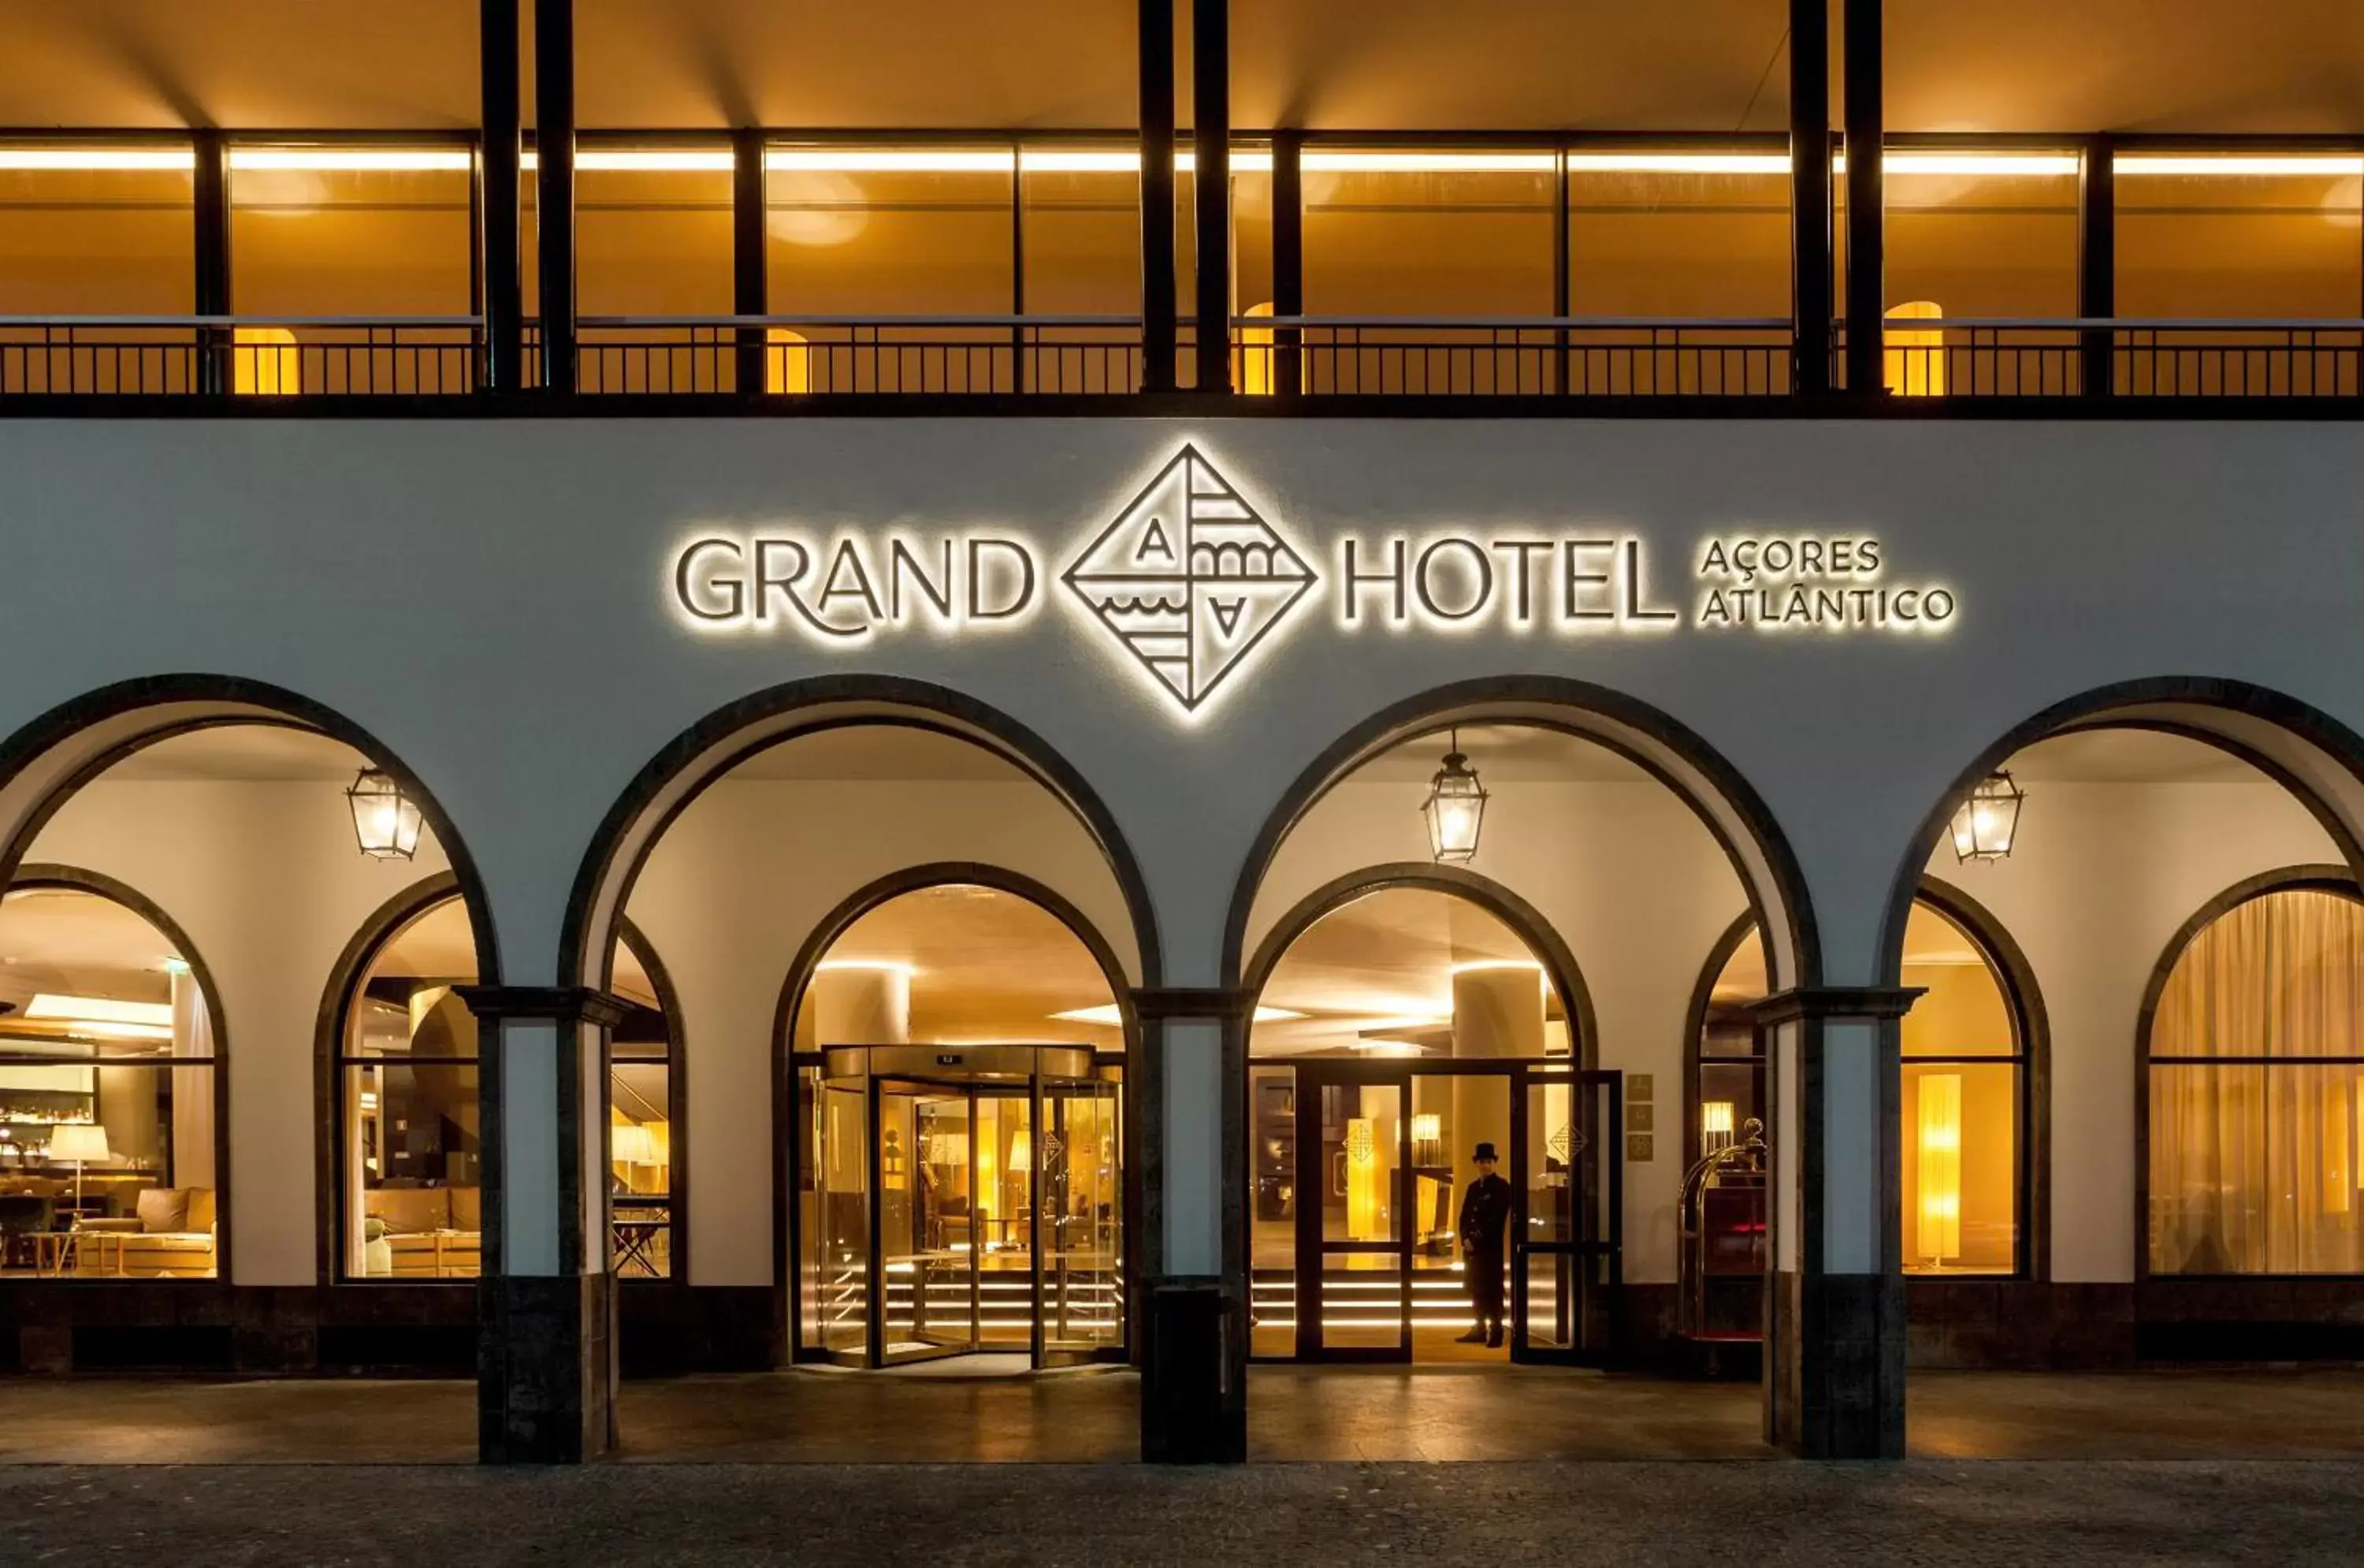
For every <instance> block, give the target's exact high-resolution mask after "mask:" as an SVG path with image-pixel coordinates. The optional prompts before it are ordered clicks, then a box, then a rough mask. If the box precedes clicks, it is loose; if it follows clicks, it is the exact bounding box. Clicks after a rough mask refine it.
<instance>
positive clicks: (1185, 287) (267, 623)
mask: <svg viewBox="0 0 2364 1568" xmlns="http://www.w3.org/2000/svg"><path fill="white" fill-rule="evenodd" d="M16 9H17V12H18V13H19V15H18V16H17V17H16V18H15V19H14V20H13V21H12V22H11V24H10V26H11V28H12V29H13V30H15V31H16V32H17V35H18V36H19V38H20V39H22V40H23V46H22V47H21V48H19V49H17V50H14V51H12V52H13V53H14V54H15V55H16V56H17V58H16V59H15V61H13V62H12V63H10V64H8V65H6V67H0V100H5V101H6V102H5V106H0V127H5V128H0V473H5V474H6V486H5V489H0V506H5V515H6V538H7V539H8V542H9V545H10V548H11V555H12V562H11V564H12V570H11V571H9V572H8V573H6V577H5V579H0V654H5V657H0V735H5V737H6V739H5V740H0V873H5V879H6V886H7V891H6V896H5V899H0V1006H5V1010H0V1236H5V1247H6V1251H5V1253H0V1330H5V1332H0V1370H6V1371H8V1372H10V1373H16V1374H19V1375H23V1376H27V1377H33V1376H66V1375H74V1374H86V1373H94V1372H136V1373H146V1372H176V1373H192V1372H195V1373H210V1374H216V1375H236V1376H287V1377H299V1376H320V1375H331V1374H340V1373H422V1374H430V1375H447V1376H466V1375H474V1377H475V1378H476V1380H477V1385H478V1389H479V1397H478V1410H479V1417H480V1423H479V1435H480V1441H479V1447H480V1451H481V1453H482V1454H483V1456H484V1457H485V1459H486V1460H488V1461H496V1462H501V1461H507V1462H518V1461H577V1460H585V1459H590V1458H595V1457H597V1456H598V1455H600V1454H601V1453H603V1452H606V1451H608V1449H609V1448H610V1446H611V1445H612V1443H613V1441H614V1438H615V1430H616V1408H617V1403H618V1399H619V1393H618V1391H619V1387H621V1388H622V1389H624V1390H626V1393H625V1394H624V1395H623V1396H622V1397H625V1398H629V1389H630V1383H631V1381H632V1380H634V1379H636V1378H639V1377H643V1376H665V1375H672V1374H678V1373H686V1372H742V1373H758V1372H770V1371H775V1370H782V1369H795V1368H799V1367H804V1366H823V1365H825V1366H835V1367H838V1368H842V1369H844V1370H845V1372H846V1373H848V1374H850V1375H863V1376H866V1375H874V1374H875V1373H878V1372H880V1371H882V1370H883V1369H885V1368H887V1367H889V1366H894V1365H898V1364H903V1363H908V1362H918V1361H922V1360H931V1359H935V1358H938V1357H949V1356H964V1355H965V1356H979V1357H996V1358H999V1364H1000V1365H1001V1366H1002V1367H1004V1368H1005V1369H1006V1370H1008V1371H1009V1373H1011V1374H1012V1375H1024V1376H1038V1375H1043V1374H1047V1373H1052V1372H1054V1371H1056V1370H1059V1369H1064V1368H1069V1367H1088V1366H1093V1365H1099V1366H1104V1367H1107V1368H1110V1369H1117V1370H1116V1371H1115V1372H1114V1373H1113V1374H1115V1375H1122V1372H1121V1369H1124V1368H1128V1367H1130V1368H1133V1369H1137V1371H1138V1374H1139V1387H1140V1407H1141V1447H1142V1452H1143V1456H1144V1457H1146V1458H1151V1459H1161V1460H1232V1459H1238V1458H1242V1457H1243V1456H1244V1453H1245V1447H1246V1439H1245V1431H1246V1426H1245V1421H1246V1412H1247V1409H1248V1404H1249V1401H1250V1400H1252V1399H1254V1398H1256V1397H1259V1396H1266V1397H1283V1396H1286V1395H1285V1393H1284V1392H1281V1391H1280V1390H1281V1385H1259V1383H1258V1381H1257V1380H1256V1378H1255V1377H1254V1375H1252V1374H1253V1370H1254V1366H1255V1365H1256V1364H1258V1363H1261V1362H1267V1361H1288V1362H1328V1361H1379V1362H1389V1361H1393V1362H1411V1363H1414V1364H1420V1363H1422V1362H1433V1361H1486V1362H1501V1363H1503V1364H1506V1365H1507V1364H1509V1363H1510V1362H1544V1363H1548V1362H1565V1363H1573V1364H1579V1365H1594V1366H1606V1367H1617V1368H1623V1369H1629V1370H1634V1371H1639V1372H1647V1373H1653V1374H1656V1375H1661V1376H1665V1377H1667V1378H1670V1379H1672V1378H1681V1377H1693V1378H1696V1377H1706V1376H1715V1375H1723V1376H1731V1375H1744V1376H1745V1375H1756V1376H1760V1377H1761V1379H1762V1382H1763V1388H1764V1399H1765V1419H1766V1431H1767V1437H1768V1439H1769V1440H1771V1441H1773V1442H1775V1443H1776V1444H1778V1445H1779V1446H1781V1447H1783V1448H1785V1449H1788V1450H1790V1451H1795V1452H1798V1453H1801V1454H1805V1455H1809V1456H1818V1457H1880V1456H1894V1455H1898V1454H1900V1453H1901V1451H1902V1445H1903V1442H1904V1436H1905V1403H1904V1395H1905V1389H1906V1386H1907V1385H1908V1383H1909V1381H1910V1380H1911V1378H1912V1375H1913V1373H1914V1372H1915V1370H1916V1369H1920V1368H1924V1367H1965V1366H1967V1367H1981V1368H1993V1369H2013V1370H2020V1371H2024V1372H2027V1373H2030V1374H2031V1375H2035V1374H2039V1373H2042V1372H2044V1371H2046V1370H2060V1369H2080V1368H2093V1367H2110V1368H2129V1369H2130V1368H2135V1367H2144V1366H2153V1365H2169V1364H2176V1363H2180V1362H2195V1361H2206V1362H2225V1361H2245V1360H2276V1361H2290V1360H2303V1359H2307V1358H2311V1357H2336V1358H2341V1359H2354V1358H2355V1357H2356V1356H2357V1355H2358V1338H2357V1329H2355V1327H2354V1325H2355V1323H2356V1322H2357V1321H2358V1313H2359V1312H2364V902H2359V900H2360V899H2364V895H2359V892H2358V882H2357V875H2358V869H2359V868H2364V733H2359V732H2364V629H2359V617H2358V615H2357V603H2358V592H2359V588H2364V544H2359V543H2358V540H2359V539H2364V534H2359V532H2358V529H2357V528H2354V527H2353V526H2352V519H2353V517H2354V515H2355V512H2356V509H2357V506H2358V493H2359V482H2364V437H2359V435H2358V431H2359V428H2364V427H2359V424H2358V416H2359V413H2364V375H2360V374H2359V362H2364V200H2359V195H2358V190H2359V183H2364V123H2358V122H2357V121H2356V120H2355V119H2354V108H2353V103H2354V97H2353V95H2352V94H2350V95H2348V97H2347V98H2346V99H2344V100H2343V99H2340V98H2339V95H2338V94H2337V93H2336V92H2334V91H2333V90H2332V89H2331V88H2330V87H2327V86H2325V85H2324V84H2323V83H2324V82H2325V78H2323V77H2322V76H2321V75H2320V74H2319V73H2314V65H2315V63H2316V61H2317V59H2318V57H2319V58H2322V59H2329V60H2331V61H2334V62H2335V73H2336V70H2338V69H2344V70H2347V71H2349V72H2351V74H2352V73H2353V72H2354V71H2355V70H2356V69H2357V63H2356V62H2357V61H2364V39H2358V37H2357V36H2356V33H2355V25H2354V23H2353V20H2352V19H2351V18H2347V17H2345V16H2344V15H2342V14H2339V13H2337V12H2336V10H2333V9H2330V8H2325V9H2323V10H2321V11H2320V12H2319V13H2317V14H2315V15H2314V20H2313V22H2312V23H2307V24H2304V25H2302V24H2301V22H2299V21H2284V20H2281V19H2277V20H2276V21H2274V22H2273V23H2272V24H2270V25H2269V24H2268V23H2267V22H2265V21H2256V22H2254V23H2252V22H2247V21H2244V22H2241V23H2239V24H2238V25H2237V26H2236V25H2235V24H2234V23H2233V22H2230V21H2223V22H2219V21H2212V20H2210V19H2209V18H2207V17H2205V16H2204V15H2203V14H2202V8H2178V9H2177V10H2176V11H2175V15H2174V16H2173V17H2169V18H2166V19H2165V20H2161V21H2158V22H2157V24H2156V26H2154V21H2153V18H2152V17H2151V15H2150V9H2149V8H2148V7H2143V6H2132V5H2127V6H2100V7H2094V8H2091V10H2092V13H2093V14H2092V15H2091V16H2081V15H2080V17H2070V18H2062V17H2051V16H2048V15H2047V14H2046V11H2045V9H2044V8H2041V7H2033V6H2029V7H2019V6H2002V7H1997V8H1992V9H1993V10H1994V12H1995V14H1994V16H1992V17H1986V18H1982V19H1981V20H1980V21H1979V23H1978V24H1977V28H1976V31H1975V35H1974V33H1973V31H1972V25H1971V23H1970V22H1969V21H1968V19H1966V18H1964V17H1958V16H1955V15H1952V13H1953V12H1954V11H1955V10H1956V8H1953V7H1936V6H1916V5H1907V4H1905V3H1903V0H1893V3H1891V4H1890V5H1889V6H1886V7H1885V14H1883V7H1882V6H1881V5H1880V4H1879V0H1834V3H1833V4H1832V5H1830V6H1827V7H1825V6H1823V5H1820V4H1806V3H1802V0H1801V3H1797V4H1781V3H1779V0H1751V3H1747V4H1742V3H1737V0H1735V3H1732V4H1716V5H1701V6H1696V7H1692V8H1691V9H1696V10H1697V11H1698V12H1699V13H1700V14H1699V15H1698V16H1689V15H1688V13H1687V12H1686V14H1685V15H1683V16H1682V17H1669V18H1667V19H1665V20H1637V19H1635V18H1634V17H1630V16H1625V15H1622V12H1623V10H1624V8H1622V7H1611V8H1600V9H1601V14H1600V15H1590V14H1589V13H1588V11H1587V9H1586V8H1585V7H1575V8H1571V9H1568V10H1567V11H1565V12H1563V10H1562V9H1561V8H1557V7H1544V6H1518V7H1503V8H1500V15H1491V14H1489V15H1488V16H1486V17H1479V18H1474V19H1470V20H1467V21H1466V22H1465V21H1463V20H1459V19H1455V20H1453V21H1452V22H1451V23H1450V24H1449V26H1450V28H1452V29H1453V33H1452V36H1450V37H1435V36H1433V35H1434V34H1435V33H1437V32H1438V31H1439V30H1440V29H1444V28H1447V27H1448V23H1447V22H1446V20H1445V19H1444V17H1442V16H1441V15H1440V14H1438V13H1435V12H1433V10H1431V9H1425V8H1417V7H1410V6H1378V7H1376V8H1369V9H1370V15H1369V17H1367V18H1366V19H1365V20H1362V21H1358V23H1357V26H1358V27H1362V28H1366V29H1367V30H1366V32H1364V33H1363V34H1360V35H1358V37H1357V38H1356V39H1353V40H1351V47H1349V44H1350V40H1347V39H1341V38H1338V37H1336V36H1334V35H1333V29H1334V28H1336V27H1337V26H1339V25H1340V24H1339V23H1338V21H1337V18H1335V17H1332V16H1331V15H1330V13H1329V11H1328V10H1327V9H1325V8H1321V7H1305V6H1299V7H1295V8H1291V7H1289V6H1279V7H1275V8H1270V9H1266V8H1261V7H1259V8H1256V9H1255V10H1254V12H1253V13H1252V12H1251V11H1250V10H1249V8H1246V7H1241V8H1239V9H1238V10H1236V11H1233V12H1230V13H1227V9H1226V6H1225V5H1224V4H1223V0H1184V3H1182V4H1180V5H1179V6H1176V4H1175V3H1174V0H1139V3H1138V4H1132V3H1126V0H1078V3H1076V4H1074V5H1069V6H1059V7H1043V8H1042V11H1043V14H1042V15H1033V14H1029V15H1027V16H1024V17H995V16H986V15H978V14H973V13H972V12H971V11H969V10H968V9H966V8H957V7H944V6H933V5H926V4H917V3H913V4H908V5H906V4H895V5H889V6H887V7H886V8H885V9H884V10H883V11H882V10H881V9H880V8H878V7H864V8H861V9H860V11H859V13H858V14H844V15H836V16H832V17H792V16H786V15H785V14H780V13H775V12H774V11H772V10H770V9H768V8H760V7H754V6H733V5H716V6H708V7H704V8H700V9H697V11H695V13H694V14H693V13H691V12H678V13H677V12H675V10H674V9H673V8H671V7H664V6H636V5H627V4H622V3H620V0H619V3H617V4H594V3H593V0H585V3H584V4H583V5H582V6H579V7H577V6H574V5H573V4H571V3H570V0H527V3H526V4H523V5H520V3H519V0H484V4H483V5H482V6H480V7H477V6H454V5H439V6H428V7H424V8H422V11H421V16H420V17H418V18H411V19H410V20H409V21H407V22H404V23H397V21H396V19H394V18H392V17H385V16H380V15H375V14H374V13H373V12H372V11H370V10H369V9H367V8H363V7H352V6H321V7H295V6H278V5H272V4H266V3H263V0H253V3H251V4H249V3H248V0H235V3H233V4H230V5H228V6H224V7H221V11H222V15H221V16H220V17H216V18H212V19H210V20H207V21H203V22H201V21H199V20H197V19H195V18H194V17H176V18H173V19H171V20H169V21H168V20H164V19H158V18H150V19H146V20H141V21H137V22H135V21H133V20H131V19H129V17H130V13H128V12H126V13H125V14H124V19H122V20H121V28H123V29H128V30H127V31H118V30H110V29H111V28H112V27H113V25H112V24H106V25H102V24H103V18H102V17H99V16H98V14H97V12H96V11H95V10H93V11H92V12H89V13H87V14H84V13H82V12H80V11H77V12H76V13H75V14H73V15H53V14H51V13H52V12H53V11H58V10H61V9H62V8H53V7H33V6H20V7H17V8H16ZM206 9H208V10H210V9H212V8H206ZM1676 9H1677V11H1678V12H1680V11H1685V8H1683V7H1677V8H1676ZM1981 9H1982V10H1983V9H1987V8H1981ZM2309 9H2310V8H2309V7H2304V6H2301V7H2294V8H2293V10H2294V11H2301V12H2303V11H2308V10H2309ZM578 10H579V13H580V14H579V15H578V14H577V12H578ZM1054 12H1055V13H1056V15H1055V16H1054V15H1051V14H1050V13H1054ZM521 13H522V14H521ZM1612 13H1615V14H1612ZM2310 27H2312V28H2314V29H2315V31H2314V32H2309V31H2308V30H2307V29H2308V28H2310ZM2014 28H2015V29H2018V30H2017V31H2016V32H2013V29H2014ZM142 29H145V30H142ZM2095 49H2106V50H2109V51H2112V52H2113V57H2114V58H2116V59H2117V60H2118V61H2119V65H2118V69H2117V71H2116V72H2115V78H2114V79H2113V83H2112V84H2110V85H2109V86H2108V87H2107V89H2106V90H2104V89H2102V88H2101V87H2097V86H2095V85H2094V83H2093V82H2092V81H2091V77H2090V75H2088V74H2086V73H2081V72H2079V71H2077V70H2075V69H2072V66H2073V62H2074V61H2075V60H2076V59H2078V58H2086V56H2080V54H2079V50H2087V51H2090V50H2095ZM2341 50H2345V52H2344V53H2343V52H2341ZM135 62H144V63H137V64H135ZM2211 72H2213V73H2214V76H2213V83H2214V84H2216V85H2225V84H2228V83H2229V84H2231V85H2230V86H2229V87H2228V88H2227V91H2225V92H2223V93H2218V92H2213V91H2211V90H2209V89H2210V87H2211V84H2212V78H2211V75H2210V73H2211ZM2351 85H2352V83H2351ZM2234 88H2237V91H2235V90H2233V89H2234ZM2318 99H2320V101H2318ZM1727 100H1729V102H1727ZM2227 103H2235V104H2241V105H2245V107H2241V108H2239V109H2238V110H2237V111H2232V110H2228V111H2225V112H2223V113H2220V114H2216V117H2215V121H2212V119H2211V114H2212V113H2214V111H2212V110H2210V109H2209V108H2208V107H2206V106H2211V105H2224V104H2227ZM2342 106H2344V107H2345V110H2346V112H2347V115H2348V118H2347V120H2345V121H2343V120H2341V119H2340V117H2339V115H2340V112H2341V109H2342ZM2216 122H2223V123H2216ZM2136 125H2139V126H2142V127H2144V128H2145V129H2144V130H2143V132H2142V133H2141V134H2135V133H2133V132H2131V131H2128V130H2126V129H2124V128H2126V127H2129V126H2136ZM1735 127H1736V128H1735ZM1963 127H1973V128H1974V129H1964V128H1963ZM1875 321H1876V322H1878V324H1879V325H1878V326H1877V327H1876V328H1875V327H1873V326H1871V325H1869V324H1870V323H1873V322H1875ZM1481 1144H1484V1145H1489V1146H1490V1147H1491V1148H1492V1150H1493V1151H1494V1155H1495V1159H1494V1164H1495V1166H1496V1167H1497V1168H1498V1169H1499V1172H1500V1176H1501V1178H1502V1179H1503V1180H1505V1181H1506V1182H1507V1183H1508V1184H1510V1189H1511V1195H1512V1196H1511V1211H1510V1219H1509V1223H1508V1234H1507V1235H1506V1236H1505V1237H1504V1238H1502V1240H1500V1243H1499V1244H1496V1245H1492V1246H1490V1248H1489V1243H1488V1242H1487V1241H1486V1240H1484V1239H1483V1238H1482V1237H1480V1238H1475V1239H1473V1237H1472V1236H1470V1235H1468V1234H1464V1233H1463V1232H1464V1230H1465V1224H1464V1221H1463V1218H1462V1213H1463V1210H1462V1202H1463V1198H1464V1196H1465V1195H1466V1193H1467V1191H1468V1190H1469V1187H1470V1184H1471V1183H1472V1182H1473V1180H1474V1179H1475V1178H1476V1176H1477V1175H1478V1169H1477V1162H1478V1149H1479V1146H1480V1145H1481ZM1498 1276H1499V1277H1498ZM1489 1289H1499V1291H1500V1295H1501V1297H1502V1303H1503V1305H1502V1307H1501V1320H1500V1324H1499V1325H1498V1326H1497V1331H1496V1332H1494V1333H1492V1334H1491V1335H1490V1336H1489V1333H1488V1332H1487V1329H1488V1327H1489V1325H1488V1324H1487V1321H1486V1319H1487V1318H1488V1316H1489V1308H1488V1307H1487V1305H1486V1302H1487V1299H1488V1293H1489ZM1268 1390H1269V1392H1268Z"/></svg>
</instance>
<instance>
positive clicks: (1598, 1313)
mask: <svg viewBox="0 0 2364 1568" xmlns="http://www.w3.org/2000/svg"><path fill="white" fill-rule="evenodd" d="M1623 1079H1624V1075H1623V1074H1622V1073H1583V1072H1578V1071H1576V1070H1575V1069H1574V1068H1573V1067H1560V1066H1553V1067H1547V1068H1531V1069H1530V1070H1529V1071H1528V1072H1526V1073H1524V1074H1522V1082H1521V1083H1520V1084H1519V1087H1518V1098H1519V1101H1520V1118H1519V1119H1520V1125H1519V1129H1518V1134H1519V1135H1518V1137H1517V1138H1516V1139H1515V1140H1514V1142H1513V1149H1512V1155H1511V1158H1512V1161H1513V1162H1514V1163H1515V1164H1516V1166H1517V1167H1518V1169H1517V1173H1516V1175H1515V1176H1514V1177H1513V1180H1514V1182H1515V1184H1517V1185H1518V1187H1519V1188H1520V1189H1521V1192H1522V1204H1521V1217H1520V1223H1519V1224H1518V1225H1517V1226H1516V1227H1515V1228H1514V1229H1513V1230H1512V1231H1511V1303H1510V1305H1511V1359H1512V1360H1514V1361H1528V1362H1575V1363H1579V1364H1582V1363H1589V1362H1595V1361H1598V1360H1599V1359H1600V1352H1601V1350H1602V1348H1603V1347H1604V1346H1605V1345H1606V1343H1607V1341H1608V1339H1609V1332H1608V1325H1607V1324H1606V1323H1605V1321H1604V1320H1603V1319H1604V1318H1605V1317H1606V1313H1605V1310H1604V1309H1605V1307H1607V1305H1608V1303H1609V1302H1610V1301H1611V1299H1612V1298H1613V1296H1614V1295H1615V1291H1616V1288H1617V1286H1618V1285H1620V1284H1622V1283H1623V1278H1624V1246H1623V1239H1624V1211H1625V1189H1624V1173H1623V1159H1622V1127H1623V1103H1622V1101H1623Z"/></svg>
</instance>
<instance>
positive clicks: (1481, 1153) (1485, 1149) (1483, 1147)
mask: <svg viewBox="0 0 2364 1568" xmlns="http://www.w3.org/2000/svg"><path fill="white" fill-rule="evenodd" d="M1469 1157H1470V1158H1471V1159H1472V1160H1491V1159H1494V1158H1495V1157H1496V1156H1495V1153H1494V1146H1493V1145H1492V1144H1490V1143H1481V1144H1479V1145H1478V1152H1477V1153H1475V1154H1472V1155H1471V1156H1469Z"/></svg>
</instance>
